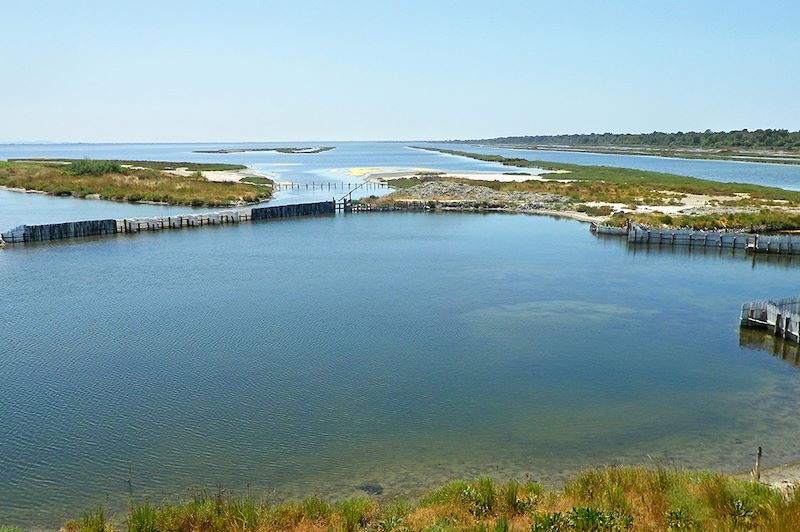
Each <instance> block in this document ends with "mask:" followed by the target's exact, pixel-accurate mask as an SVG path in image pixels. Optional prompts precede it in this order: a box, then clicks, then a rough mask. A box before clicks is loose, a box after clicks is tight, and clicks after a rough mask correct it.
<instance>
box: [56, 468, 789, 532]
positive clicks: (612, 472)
mask: <svg viewBox="0 0 800 532" xmlns="http://www.w3.org/2000/svg"><path fill="white" fill-rule="evenodd" d="M798 527H800V494H791V493H790V494H787V493H785V492H782V491H779V490H778V489H775V488H772V487H770V486H768V485H765V484H761V483H757V482H752V481H750V480H745V479H742V478H736V477H732V476H727V475H722V474H717V473H708V472H697V471H679V470H667V469H663V468H658V469H645V468H607V469H599V470H591V471H587V472H584V473H582V474H580V475H579V476H577V477H576V478H574V479H573V480H572V481H571V482H569V483H568V484H567V485H566V486H565V487H564V488H563V489H561V490H559V491H546V490H544V489H543V488H542V487H541V486H540V485H539V484H536V483H534V482H518V481H511V482H505V483H498V482H495V481H493V480H492V479H489V478H481V479H476V480H471V481H455V482H450V483H448V484H445V485H444V486H441V487H440V488H438V489H436V490H434V491H432V492H430V493H427V494H426V495H423V496H422V497H420V498H419V499H418V500H416V501H413V502H411V501H403V500H394V501H382V502H379V501H377V500H375V499H373V498H370V497H367V496H363V497H356V498H352V499H348V500H344V501H340V502H338V503H331V502H328V501H326V500H324V499H321V498H318V497H316V496H315V497H311V498H308V499H305V500H303V501H300V502H295V503H284V504H275V505H273V504H269V503H267V502H264V501H257V500H253V499H237V498H229V497H226V496H224V495H223V494H221V493H220V494H217V495H212V494H209V493H201V494H198V495H196V496H195V497H194V499H193V500H190V501H186V502H175V503H170V502H164V503H150V502H148V503H143V504H134V505H132V506H131V508H130V510H129V511H128V513H127V515H125V516H121V517H119V518H116V519H115V518H111V519H107V518H106V515H105V514H104V513H103V511H102V510H97V511H94V512H91V513H87V514H84V515H83V517H81V518H79V519H76V520H74V521H70V522H68V523H67V524H66V525H65V527H64V530H66V531H68V532H101V531H109V530H128V531H130V532H151V531H181V532H182V531H186V532H190V531H192V532H217V531H219V532H222V531H228V530H241V531H245V530H254V531H264V532H267V531H279V530H304V531H317V530H318V531H325V530H333V531H348V532H350V531H356V530H370V531H390V530H395V531H431V532H434V531H437V532H438V531H442V532H444V531H460V530H471V531H512V530H514V531H533V532H551V531H552V532H559V531H573V530H574V531H608V532H611V531H628V530H630V531H656V530H759V531H761V530H763V531H790V530H798Z"/></svg>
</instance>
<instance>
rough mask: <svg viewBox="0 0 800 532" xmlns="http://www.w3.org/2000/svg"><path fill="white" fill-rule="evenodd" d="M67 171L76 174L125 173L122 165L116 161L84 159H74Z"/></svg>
mask: <svg viewBox="0 0 800 532" xmlns="http://www.w3.org/2000/svg"><path fill="white" fill-rule="evenodd" d="M67 171H68V172H69V173H71V174H75V175H103V174H121V173H123V170H122V166H120V165H119V163H116V162H114V161H92V160H89V159H84V160H82V161H74V162H71V163H69V166H67Z"/></svg>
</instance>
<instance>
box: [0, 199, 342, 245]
mask: <svg viewBox="0 0 800 532" xmlns="http://www.w3.org/2000/svg"><path fill="white" fill-rule="evenodd" d="M350 210H351V206H350V202H349V200H347V199H343V200H340V201H336V200H332V201H321V202H316V203H297V204H292V205H276V206H270V207H253V208H245V209H230V210H225V211H217V212H209V213H203V214H180V215H175V216H155V217H150V218H122V219H107V220H85V221H78V222H64V223H55V224H41V225H20V226H19V227H16V228H14V229H11V230H10V231H6V232H4V233H0V245H2V244H3V243H5V244H25V243H29V242H47V241H51V240H63V239H68V238H85V237H96V236H106V235H116V234H125V233H139V232H142V231H162V230H169V229H182V228H188V227H203V226H209V225H222V224H237V223H240V222H250V221H252V222H256V221H260V220H278V219H285V218H296V217H300V216H323V215H333V214H336V212H337V211H350Z"/></svg>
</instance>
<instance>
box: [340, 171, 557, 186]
mask: <svg viewBox="0 0 800 532" xmlns="http://www.w3.org/2000/svg"><path fill="white" fill-rule="evenodd" d="M528 170H533V171H527V170H526V171H518V172H516V171H515V172H480V171H463V172H450V171H447V170H439V169H435V168H349V169H348V173H349V174H350V175H352V176H355V177H363V178H364V179H365V180H366V181H369V182H371V183H385V182H387V181H389V180H391V179H409V178H412V177H415V176H418V175H425V174H436V176H437V177H438V178H440V179H444V180H446V179H447V178H448V177H449V178H451V179H469V180H472V181H498V182H501V183H521V182H523V181H544V180H547V181H558V182H562V183H568V182H569V181H570V179H553V178H552V175H553V174H568V173H569V172H566V171H561V170H559V171H557V172H550V171H546V170H537V169H528ZM544 176H548V177H544Z"/></svg>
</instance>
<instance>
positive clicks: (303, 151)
mask: <svg viewBox="0 0 800 532" xmlns="http://www.w3.org/2000/svg"><path fill="white" fill-rule="evenodd" d="M334 149H336V147H335V146H321V147H317V148H220V149H217V150H194V151H193V152H192V153H215V154H226V153H251V152H259V151H274V152H277V153H301V154H314V153H322V152H326V151H330V150H334Z"/></svg>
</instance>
